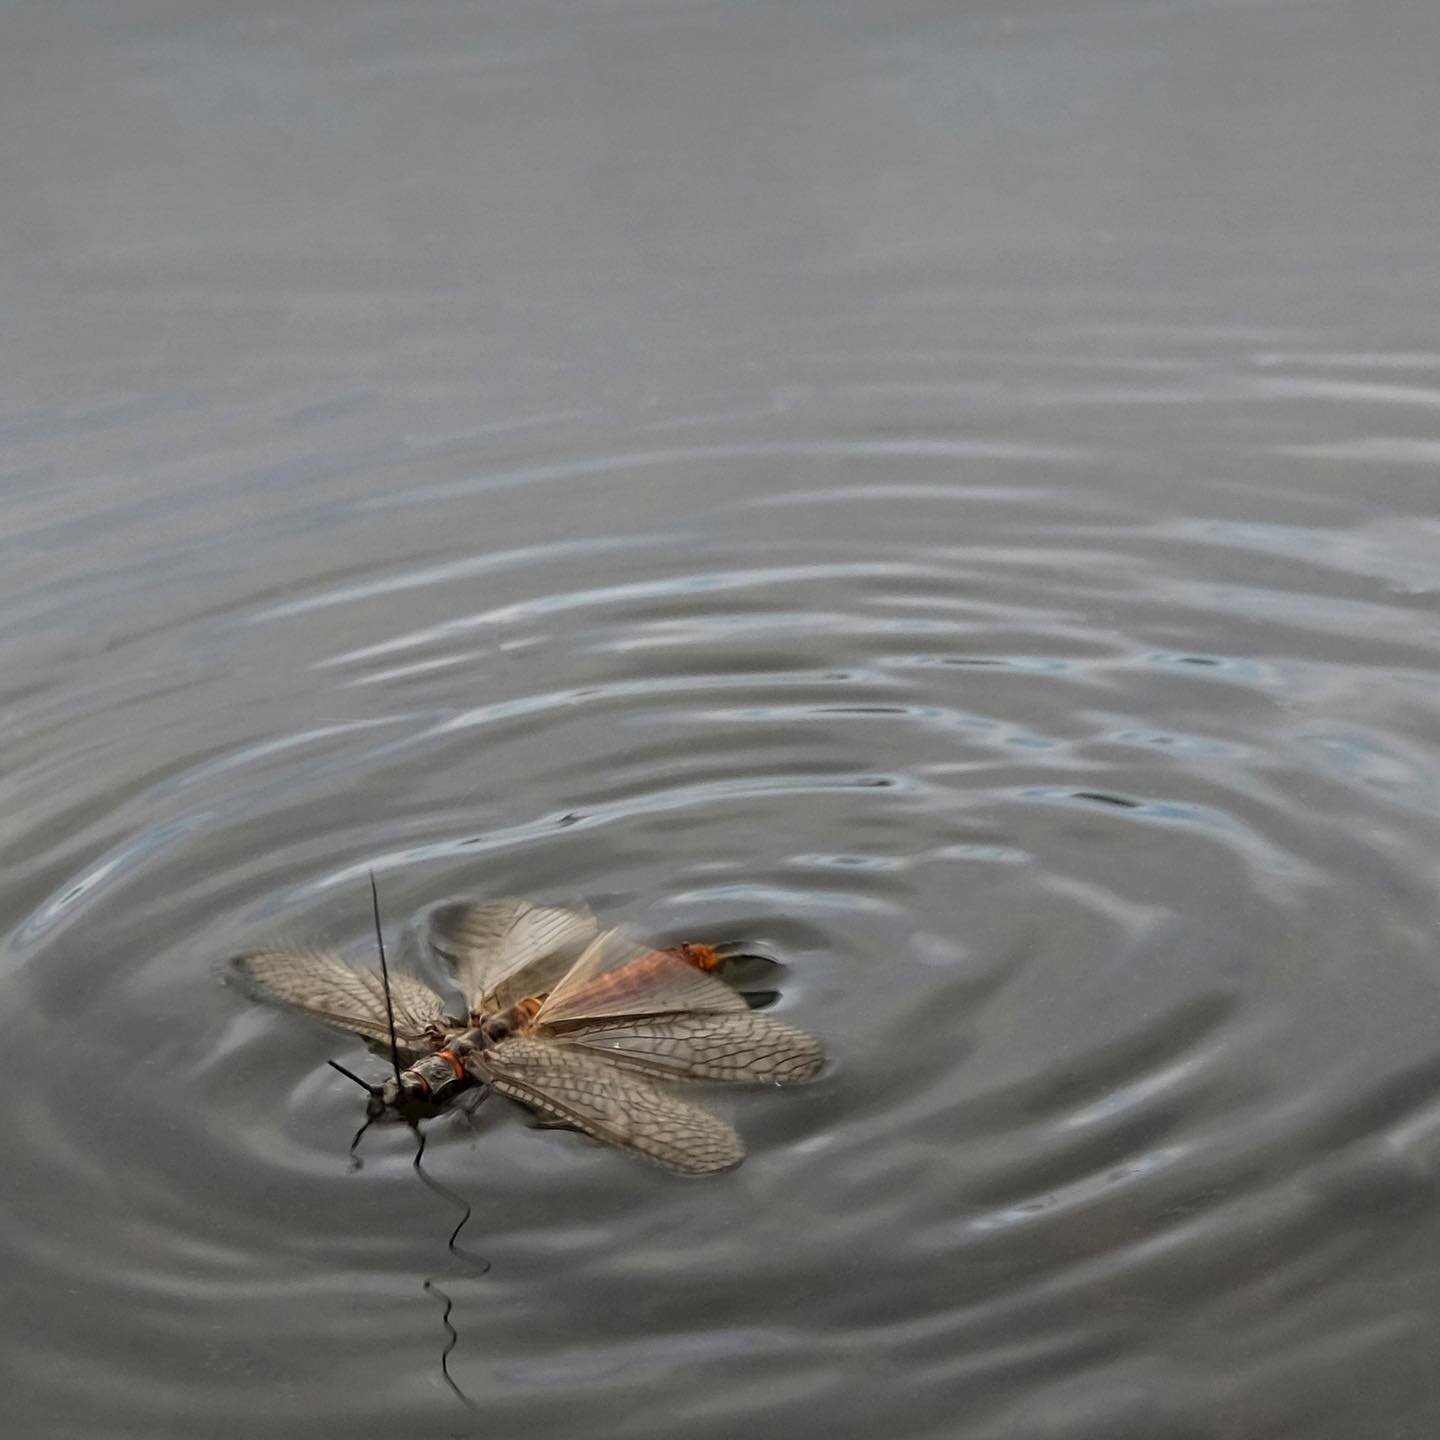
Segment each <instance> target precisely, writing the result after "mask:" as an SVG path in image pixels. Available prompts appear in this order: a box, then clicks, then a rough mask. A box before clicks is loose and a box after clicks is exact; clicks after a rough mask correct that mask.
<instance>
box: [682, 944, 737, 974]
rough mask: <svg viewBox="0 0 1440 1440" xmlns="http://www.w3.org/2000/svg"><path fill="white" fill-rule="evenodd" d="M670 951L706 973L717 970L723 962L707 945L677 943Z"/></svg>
mask: <svg viewBox="0 0 1440 1440" xmlns="http://www.w3.org/2000/svg"><path fill="white" fill-rule="evenodd" d="M672 953H673V954H676V955H678V956H679V957H680V958H681V959H682V960H683V961H685V963H686V964H687V965H693V966H694V967H695V968H696V969H697V970H704V971H705V972H706V973H707V974H708V973H709V972H710V971H711V970H718V969H719V968H720V966H721V965H722V964H723V963H724V962H723V961H722V960H721V958H720V957H719V956H718V955H717V954H716V953H715V951H714V950H713V949H712V948H711V947H710V946H709V945H700V944H688V945H677V946H676V947H675V949H674V951H673V952H672Z"/></svg>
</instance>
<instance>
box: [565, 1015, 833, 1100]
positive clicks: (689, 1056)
mask: <svg viewBox="0 0 1440 1440" xmlns="http://www.w3.org/2000/svg"><path fill="white" fill-rule="evenodd" d="M556 1039H557V1040H558V1041H559V1042H561V1043H562V1044H564V1045H566V1046H574V1047H577V1048H579V1049H584V1050H592V1051H594V1052H596V1053H597V1054H600V1055H603V1056H604V1057H605V1058H606V1059H607V1060H609V1061H610V1063H611V1064H613V1065H621V1066H624V1067H625V1068H626V1069H629V1070H641V1071H645V1072H648V1073H650V1074H653V1075H663V1076H666V1077H669V1078H671V1079H684V1080H736V1081H746V1080H748V1081H759V1082H762V1083H766V1084H770V1085H790V1084H794V1083H796V1082H797V1081H800V1080H810V1079H813V1078H814V1077H815V1076H816V1075H818V1074H819V1073H820V1069H821V1067H822V1066H823V1065H824V1064H825V1052H824V1051H823V1050H822V1049H821V1048H820V1043H819V1041H817V1040H815V1039H814V1038H813V1037H812V1036H809V1035H807V1034H806V1033H805V1032H804V1031H803V1030H797V1029H796V1028H795V1027H794V1026H793V1025H787V1024H786V1023H785V1022H784V1021H783V1020H776V1019H775V1018H774V1017H773V1016H770V1015H757V1014H756V1013H755V1012H754V1011H753V1010H745V1011H743V1012H741V1013H735V1012H729V1011H727V1012H725V1013H723V1014H714V1013H712V1014H693V1013H686V1014H676V1015H654V1016H648V1017H641V1018H639V1019H632V1020H601V1021H598V1022H596V1023H593V1024H585V1023H581V1024H578V1025H576V1026H574V1027H572V1028H570V1029H567V1030H565V1031H564V1032H563V1033H561V1034H559V1035H557V1036H556Z"/></svg>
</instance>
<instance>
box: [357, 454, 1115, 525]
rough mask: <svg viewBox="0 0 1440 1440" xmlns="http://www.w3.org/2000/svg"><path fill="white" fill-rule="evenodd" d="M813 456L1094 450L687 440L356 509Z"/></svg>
mask: <svg viewBox="0 0 1440 1440" xmlns="http://www.w3.org/2000/svg"><path fill="white" fill-rule="evenodd" d="M810 456H814V457H815V458H817V459H827V458H830V457H833V456H842V457H851V458H857V459H859V458H873V459H881V460H905V459H938V460H976V459H984V460H1020V461H1034V460H1050V461H1055V462H1057V463H1074V462H1075V461H1077V460H1087V459H1091V458H1093V456H1094V452H1093V451H1092V450H1088V449H1086V448H1084V447H1081V446H1076V445H1036V444H1019V443H1015V442H1011V441H1002V440H975V439H958V438H956V439H949V440H928V439H927V440H917V439H909V440H904V439H902V440H775V441H765V442H759V443H756V442H753V441H752V442H749V443H746V444H730V445H689V446H676V447H674V448H673V449H663V450H634V451H628V452H625V453H622V454H618V455H609V456H605V457H603V458H598V457H591V458H588V459H585V460H562V461H555V462H552V463H550V464H548V465H526V466H520V467H517V468H513V469H510V470H505V471H500V472H497V473H496V474H493V475H483V476H475V477H472V478H471V479H469V480H452V481H448V482H446V483H445V484H443V485H415V486H410V487H408V488H407V489H405V490H403V491H399V492H397V493H392V494H388V495H377V496H373V497H371V498H370V499H368V500H363V501H360V502H359V503H358V504H357V505H356V507H355V508H356V509H357V510H361V511H364V510H395V509H408V508H410V507H411V506H414V505H417V504H424V503H428V502H431V501H436V500H459V499H463V498H464V497H465V496H467V495H476V494H481V493H483V492H485V491H487V490H505V489H510V488H512V487H515V486H521V485H532V484H538V483H543V482H545V481H547V480H576V479H585V478H587V477H591V476H597V475H607V474H613V473H614V472H616V471H634V470H645V469H650V468H653V467H655V466H659V465H682V464H683V465H687V466H688V465H694V464H695V463H696V462H703V461H707V460H772V459H777V458H780V459H784V458H800V459H804V458H807V457H810Z"/></svg>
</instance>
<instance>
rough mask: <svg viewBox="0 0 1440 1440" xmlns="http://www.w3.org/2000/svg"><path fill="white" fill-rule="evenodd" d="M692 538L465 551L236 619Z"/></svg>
mask: <svg viewBox="0 0 1440 1440" xmlns="http://www.w3.org/2000/svg"><path fill="white" fill-rule="evenodd" d="M690 538H691V537H690V536H688V535H686V534H685V533H683V532H681V531H672V532H669V533H666V534H658V535H644V536H640V535H615V536H602V537H597V538H595V539H593V540H570V541H563V542H560V543H558V544H547V545H524V546H519V547H517V548H515V549H513V550H500V551H496V552H494V553H491V554H487V555H472V556H468V557H466V558H465V559H464V560H450V561H446V562H445V563H444V564H439V565H426V566H423V567H421V568H420V569H418V570H405V571H402V572H401V573H399V574H388V575H376V576H374V577H373V578H371V579H369V580H365V581H362V582H359V583H357V584H354V585H341V586H338V587H336V588H334V589H331V590H322V591H321V592H320V593H319V594H316V595H306V596H302V597H300V598H298V599H294V600H286V601H283V602H282V603H280V604H278V605H269V606H266V607H265V608H264V609H263V610H257V611H254V612H253V613H252V614H250V615H247V616H245V617H244V619H243V620H242V621H241V622H239V623H242V624H245V625H261V624H265V623H266V622H267V621H271V620H282V619H291V618H293V617H294V616H296V615H305V614H308V613H310V612H311V611H314V610H325V609H328V608H330V607H331V606H334V605H349V604H353V603H354V602H355V601H357V600H373V599H375V598H376V597H377V596H380V595H396V594H399V593H400V592H401V591H405V590H423V589H424V588H425V587H427V586H430V585H448V584H449V583H451V582H452V581H455V580H470V579H474V578H475V577H476V576H477V575H490V574H493V573H495V572H496V571H501V570H509V569H513V568H516V567H518V566H522V565H528V564H532V563H543V564H546V565H553V564H554V563H555V562H556V561H557V560H561V559H565V558H567V557H575V556H580V555H604V554H607V553H609V552H611V551H614V550H625V549H638V548H640V547H641V546H652V545H683V544H686V543H688V542H689V540H690Z"/></svg>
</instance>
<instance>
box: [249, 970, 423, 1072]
mask: <svg viewBox="0 0 1440 1440" xmlns="http://www.w3.org/2000/svg"><path fill="white" fill-rule="evenodd" d="M232 967H233V969H234V972H235V974H236V975H237V976H238V977H239V979H240V980H241V982H242V983H243V984H245V985H246V986H247V987H248V988H249V989H250V990H251V991H252V992H254V993H255V994H257V995H258V996H259V997H260V998H261V999H263V1000H274V1001H278V1002H279V1003H280V1004H282V1005H289V1006H291V1007H292V1008H293V1009H296V1010H299V1011H300V1012H301V1013H302V1014H305V1015H308V1016H309V1017H310V1018H311V1019H312V1020H318V1021H320V1022H321V1024H324V1025H329V1026H331V1027H332V1028H334V1029H336V1030H345V1031H348V1032H349V1033H350V1034H352V1035H360V1036H363V1037H364V1038H365V1039H366V1040H369V1041H372V1042H374V1043H375V1044H377V1045H388V1044H389V1043H390V1025H389V1021H388V1019H387V1017H386V1011H385V986H384V982H383V981H382V980H381V977H380V972H379V971H378V970H359V969H356V968H355V967H354V966H352V965H347V964H345V962H344V961H343V960H341V959H340V958H339V957H338V956H337V955H335V954H333V953H332V952H331V951H329V950H321V949H269V950H255V951H252V952H251V953H249V954H247V955H241V956H239V957H237V958H236V959H235V960H234V961H233V962H232ZM390 994H391V998H392V1000H393V1002H394V1007H395V1039H396V1043H397V1045H398V1046H399V1049H400V1053H401V1056H402V1057H405V1058H414V1057H415V1056H417V1055H423V1054H428V1053H429V1051H430V1050H431V1049H432V1048H433V1046H432V1045H430V1044H429V1043H428V1042H427V1041H426V1039H425V1032H426V1030H427V1028H429V1027H430V1026H438V1025H443V1024H444V1023H445V1002H444V1001H443V1000H442V999H441V998H440V997H439V996H438V995H437V994H436V993H435V992H434V991H433V990H432V989H431V988H430V987H429V986H428V985H426V984H424V983H423V982H422V981H420V980H417V979H416V978H415V977H414V976H413V975H405V974H392V975H391V976H390Z"/></svg>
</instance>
